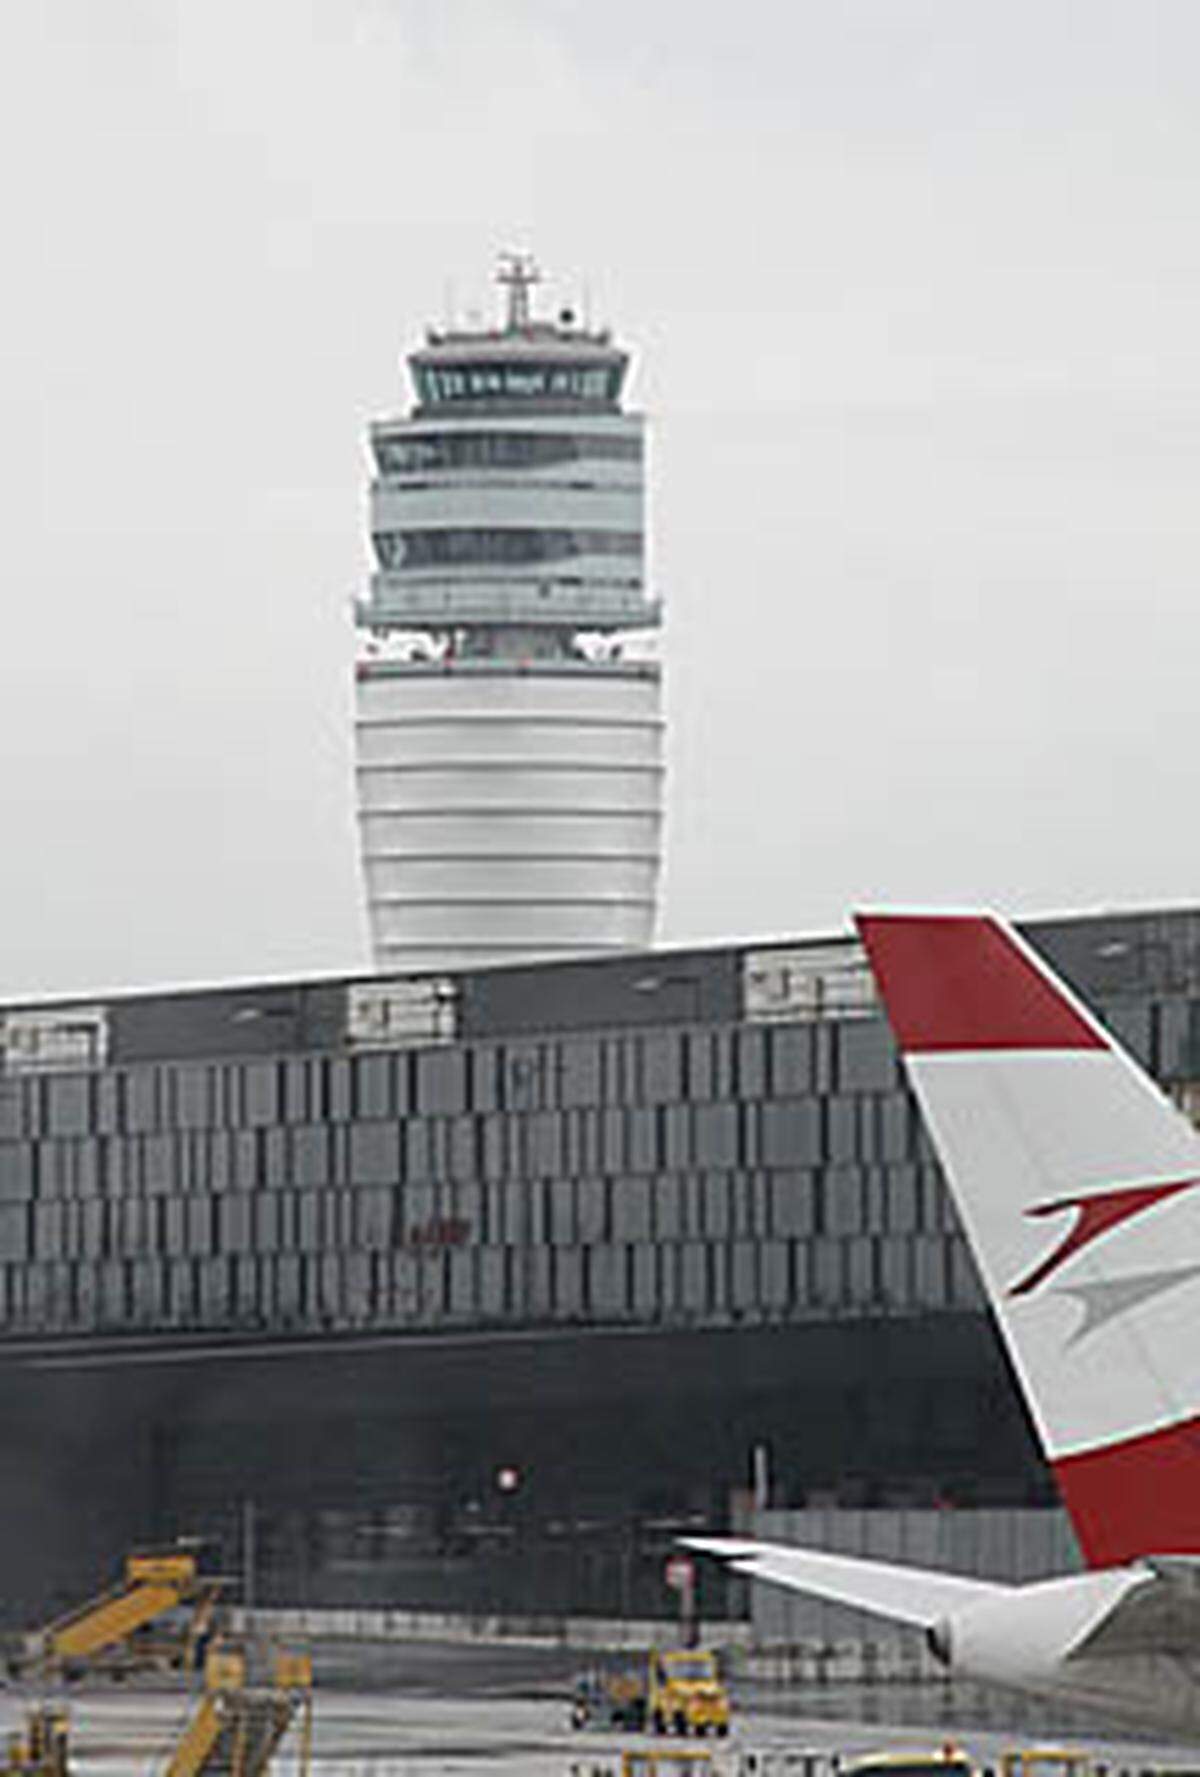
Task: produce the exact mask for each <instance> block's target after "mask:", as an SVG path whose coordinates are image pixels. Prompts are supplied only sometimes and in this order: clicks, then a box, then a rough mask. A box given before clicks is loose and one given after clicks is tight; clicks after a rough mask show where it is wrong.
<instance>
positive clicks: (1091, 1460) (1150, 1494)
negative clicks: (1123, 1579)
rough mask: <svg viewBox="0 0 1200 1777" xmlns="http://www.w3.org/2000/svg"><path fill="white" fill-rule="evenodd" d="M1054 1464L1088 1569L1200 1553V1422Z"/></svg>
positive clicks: (1082, 1454) (1193, 1420) (1167, 1429)
mask: <svg viewBox="0 0 1200 1777" xmlns="http://www.w3.org/2000/svg"><path fill="white" fill-rule="evenodd" d="M1052 1466H1053V1469H1054V1475H1055V1479H1056V1480H1057V1482H1058V1487H1059V1491H1060V1493H1061V1494H1062V1496H1063V1500H1064V1502H1065V1504H1066V1507H1067V1510H1068V1512H1070V1514H1071V1521H1072V1523H1073V1524H1074V1526H1075V1534H1076V1536H1077V1537H1078V1538H1079V1546H1080V1548H1081V1549H1082V1550H1083V1557H1084V1560H1085V1561H1086V1562H1087V1564H1088V1566H1089V1567H1118V1566H1120V1565H1122V1564H1123V1563H1124V1562H1126V1561H1136V1560H1137V1558H1138V1557H1139V1556H1141V1555H1200V1419H1186V1420H1184V1421H1183V1422H1182V1423H1181V1424H1179V1425H1170V1426H1167V1427H1166V1428H1165V1429H1164V1430H1162V1431H1154V1432H1147V1433H1146V1434H1145V1436H1144V1437H1140V1438H1129V1439H1126V1440H1125V1441H1124V1442H1122V1443H1120V1444H1110V1445H1108V1446H1107V1448H1105V1449H1103V1450H1085V1451H1083V1452H1082V1453H1081V1454H1079V1455H1077V1456H1060V1457H1059V1458H1058V1460H1057V1461H1056V1462H1055V1463H1053V1465H1052Z"/></svg>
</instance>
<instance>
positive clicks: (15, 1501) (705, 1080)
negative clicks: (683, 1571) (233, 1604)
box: [0, 911, 1200, 1617]
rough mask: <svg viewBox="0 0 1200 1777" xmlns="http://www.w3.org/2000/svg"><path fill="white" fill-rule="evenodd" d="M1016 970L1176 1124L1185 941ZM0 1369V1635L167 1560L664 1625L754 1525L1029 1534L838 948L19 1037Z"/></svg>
mask: <svg viewBox="0 0 1200 1777" xmlns="http://www.w3.org/2000/svg"><path fill="white" fill-rule="evenodd" d="M1026 929H1027V931H1028V933H1029V936H1030V937H1031V939H1032V940H1033V942H1034V943H1035V944H1037V945H1038V946H1039V947H1040V948H1041V949H1042V950H1043V951H1044V952H1045V953H1046V954H1047V955H1048V956H1049V957H1050V958H1051V959H1052V961H1053V962H1054V963H1055V964H1056V966H1058V967H1059V968H1061V969H1062V971H1063V972H1064V973H1065V975H1066V976H1067V977H1068V978H1069V979H1070V980H1071V981H1072V982H1073V983H1074V984H1075V986H1076V987H1077V989H1078V990H1079V991H1080V992H1081V993H1082V994H1083V995H1084V997H1085V998H1086V999H1088V1000H1089V1001H1090V1002H1091V1003H1092V1004H1093V1005H1095V1006H1096V1007H1097V1008H1098V1009H1099V1011H1100V1012H1101V1014H1102V1016H1103V1017H1105V1018H1106V1019H1107V1020H1108V1022H1109V1023H1110V1024H1111V1025H1112V1026H1113V1027H1114V1028H1115V1029H1116V1030H1117V1031H1118V1033H1119V1035H1120V1036H1121V1037H1122V1038H1123V1039H1124V1040H1125V1041H1126V1042H1127V1043H1128V1044H1129V1046H1130V1047H1131V1048H1132V1049H1133V1050H1134V1052H1135V1053H1136V1054H1137V1055H1138V1056H1139V1057H1140V1058H1141V1059H1142V1060H1143V1061H1145V1062H1146V1063H1147V1064H1148V1066H1149V1067H1150V1068H1151V1069H1152V1070H1153V1072H1154V1073H1155V1074H1156V1075H1157V1077H1158V1078H1159V1079H1160V1080H1161V1081H1163V1082H1164V1084H1165V1085H1166V1086H1167V1087H1168V1089H1169V1090H1170V1091H1171V1092H1172V1093H1173V1094H1175V1095H1176V1096H1177V1097H1178V1098H1179V1099H1180V1101H1181V1102H1182V1103H1183V1104H1184V1105H1185V1108H1188V1109H1192V1108H1193V1106H1194V1105H1195V1103H1197V1102H1200V912H1191V911H1172V912H1158V913H1155V912H1151V913H1145V914H1121V915H1111V916H1110V915H1098V916H1087V917H1078V918H1071V919H1063V920H1054V921H1037V922H1033V923H1031V924H1030V925H1029V926H1028V927H1027V928H1026ZM0 1329H2V1330H0V1403H2V1410H3V1419H4V1425H5V1428H6V1434H7V1435H6V1436H5V1438H4V1440H3V1443H2V1444H0V1505H2V1508H3V1509H2V1519H0V1521H2V1523H3V1525H4V1536H3V1542H4V1550H3V1554H4V1570H5V1576H6V1587H5V1593H6V1601H7V1609H8V1612H9V1614H10V1616H13V1617H27V1616H28V1615H29V1613H31V1612H33V1611H36V1610H41V1609H44V1608H46V1607H47V1606H49V1605H52V1604H53V1603H54V1602H56V1601H57V1600H58V1599H60V1598H65V1597H69V1596H75V1595H78V1594H79V1592H80V1590H81V1589H86V1588H89V1587H91V1586H92V1584H93V1583H94V1581H95V1580H96V1578H97V1576H98V1574H100V1573H103V1572H105V1571H107V1570H108V1569H109V1568H110V1567H111V1566H112V1565H114V1564H115V1562H116V1561H117V1559H118V1558H119V1557H120V1555H121V1553H122V1552H123V1551H124V1549H125V1548H126V1547H128V1546H129V1545H131V1544H135V1543H138V1542H146V1541H149V1540H152V1539H156V1538H160V1537H165V1536H172V1535H176V1534H179V1533H191V1534H200V1535H204V1536H208V1537H211V1538H212V1539H213V1542H214V1545H215V1548H216V1551H217V1554H216V1559H217V1560H218V1562H221V1563H223V1564H224V1565H225V1566H227V1567H232V1568H237V1569H243V1570H244V1571H245V1577H246V1580H247V1584H248V1586H249V1588H250V1590H251V1591H252V1593H253V1596H254V1598H255V1599H256V1600H257V1601H259V1602H265V1601H279V1602H285V1601H286V1602H289V1603H299V1604H318V1603H330V1604H333V1603H352V1602H357V1603H363V1604H368V1603H370V1604H388V1605H397V1606H408V1607H411V1608H420V1607H425V1608H437V1609H462V1610H472V1609H473V1610H507V1611H512V1612H552V1611H565V1610H568V1609H572V1610H575V1611H580V1610H584V1611H593V1612H596V1613H599V1614H604V1615H615V1614H626V1615H637V1616H651V1615H655V1614H666V1613H668V1612H670V1611H671V1609H672V1608H673V1605H672V1599H671V1595H670V1594H669V1593H668V1592H667V1591H666V1589H665V1588H664V1585H663V1580H662V1561H663V1555H664V1552H665V1551H666V1550H667V1549H668V1548H669V1547H670V1544H671V1539H672V1537H673V1536H674V1535H676V1534H678V1533H679V1532H680V1531H681V1530H685V1529H688V1528H691V1529H699V1528H701V1527H709V1528H713V1529H719V1528H726V1527H728V1526H729V1525H730V1524H734V1523H744V1522H746V1514H747V1513H748V1512H749V1511H750V1510H751V1508H752V1506H753V1505H754V1504H755V1499H754V1497H753V1494H752V1489H756V1490H757V1505H758V1506H759V1507H763V1506H767V1505H770V1506H772V1507H776V1508H792V1509H795V1508H802V1507H803V1508H807V1509H808V1510H809V1511H810V1512H813V1511H815V1510H816V1509H817V1508H829V1509H830V1510H834V1511H843V1512H856V1513H863V1512H865V1511H870V1510H876V1511H885V1510H893V1509H894V1508H897V1507H905V1506H908V1507H926V1508H931V1509H932V1508H934V1507H936V1508H939V1509H941V1510H943V1511H949V1510H956V1511H957V1512H959V1513H965V1512H967V1511H968V1510H971V1509H975V1508H1025V1507H1039V1506H1046V1505H1048V1504H1049V1503H1051V1502H1052V1500H1053V1489H1052V1486H1051V1483H1050V1481H1049V1477H1048V1474H1047V1472H1046V1470H1045V1469H1044V1467H1043V1465H1042V1463H1041V1460H1040V1458H1039V1455H1038V1453H1037V1451H1036V1448H1035V1446H1034V1443H1033V1439H1032V1436H1031V1433H1030V1430H1029V1426H1028V1423H1027V1421H1026V1418H1025V1415H1024V1410H1023V1408H1022V1406H1021V1404H1020V1402H1019V1400H1018V1398H1017V1394H1016V1391H1015V1388H1014V1386H1013V1383H1012V1380H1011V1378H1010V1375H1009V1373H1008V1370H1007V1367H1006V1363H1005V1360H1004V1358H1003V1356H1002V1354H1001V1352H1000V1349H999V1347H998V1344H997V1340H996V1336H995V1333H994V1330H993V1328H992V1326H991V1324H990V1322H989V1320H988V1318H987V1316H986V1314H985V1312H984V1310H983V1305H982V1297H981V1291H980V1287H979V1284H978V1280H977V1278H976V1275H975V1272H974V1268H973V1265H972V1263H971V1260H970V1257H969V1255H968V1253H967V1250H966V1247H965V1244H964V1240H963V1237H962V1234H961V1232H960V1230H959V1228H958V1225H957V1222H956V1218H955V1215H954V1212H953V1209H952V1207H951V1205H950V1202H949V1200H948V1197H947V1195H946V1193H945V1191H944V1189H943V1186H942V1182H941V1179H940V1176H939V1172H938V1168H937V1165H936V1162H935V1161H934V1158H933V1155H932V1152H931V1150H930V1146H929V1143H928V1141H927V1138H926V1136H925V1133H924V1131H923V1129H922V1127H921V1123H920V1120H919V1117H918V1115H917V1113H916V1110H915V1107H914V1105H913V1103H912V1101H911V1100H910V1098H909V1097H908V1095H907V1093H906V1092H905V1090H904V1088H903V1085H902V1082H901V1079H900V1075H899V1070H898V1065H897V1060H896V1055H895V1052H894V1049H893V1046H892V1043H891V1040H890V1037H889V1034H888V1031H887V1028H886V1026H885V1024H884V1022H883V1020H882V1018H881V1016H880V1014H879V1012H878V1010H877V1007H876V1004H875V1000H874V994H873V988H872V983H871V980H870V976H869V973H868V972H867V970H866V968H865V964H864V961H863V958H862V955H861V952H860V951H859V949H858V947H857V945H856V944H855V943H853V942H852V941H851V940H849V939H832V940H814V941H807V940H805V941H800V940H797V941H794V942H785V943H779V944H772V945H764V946H757V947H752V948H744V947H736V946H722V947H718V948H712V949H702V950H694V951H682V952H681V951H674V952H665V951H660V952H644V953H633V954H626V955H622V956H616V957H612V958H607V959H603V960H597V961H561V962H551V963H542V964H528V965H517V966H506V967H501V968H494V969H480V970H477V971H474V972H462V973H445V974H437V975H423V976H407V977H405V976H389V977H374V978H363V979H353V980H317V981H296V982H274V983H270V984H267V985H248V986H232V987H223V988H219V989H206V990H203V991H189V992H156V993H152V994H137V995H129V996H122V997H116V998H112V999H110V1000H107V1001H104V1002H101V1001H98V1000H91V1001H89V1002H87V1003H86V1004H84V1003H67V1002H55V1003H52V1004H37V1005H20V1006H17V1005H10V1006H8V1007H6V1008H5V1009H4V1011H3V1014H2V1015H0ZM724 1585H725V1583H724V1581H723V1580H721V1579H720V1578H719V1577H718V1576H716V1575H713V1576H708V1578H707V1580H706V1587H707V1596H706V1598H705V1607H706V1609H707V1610H708V1611H709V1612H710V1613H712V1612H717V1611H720V1610H722V1609H723V1608H725V1603H726V1599H725V1591H724Z"/></svg>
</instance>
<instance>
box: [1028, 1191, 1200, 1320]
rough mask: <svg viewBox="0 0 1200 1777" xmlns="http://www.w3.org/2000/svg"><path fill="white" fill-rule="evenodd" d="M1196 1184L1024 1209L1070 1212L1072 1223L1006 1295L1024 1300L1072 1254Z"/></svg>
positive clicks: (1037, 1212)
mask: <svg viewBox="0 0 1200 1777" xmlns="http://www.w3.org/2000/svg"><path fill="white" fill-rule="evenodd" d="M1197 1184H1200V1179H1194V1178H1185V1179H1175V1180H1174V1181H1173V1182H1172V1183H1171V1184H1168V1185H1124V1186H1122V1187H1121V1189H1120V1190H1117V1191H1098V1192H1096V1194H1095V1195H1094V1196H1092V1197H1060V1198H1059V1200H1058V1201H1057V1202H1056V1203H1039V1204H1037V1205H1036V1206H1035V1207H1034V1208H1033V1209H1027V1210H1026V1211H1025V1214H1026V1215H1027V1216H1053V1215H1059V1214H1061V1212H1062V1211H1063V1210H1064V1209H1073V1210H1074V1211H1075V1212H1076V1215H1075V1221H1074V1222H1073V1223H1072V1225H1071V1228H1070V1229H1069V1231H1068V1232H1067V1234H1066V1235H1065V1237H1064V1238H1063V1239H1062V1240H1061V1241H1060V1242H1059V1244H1058V1245H1057V1246H1056V1247H1055V1248H1054V1250H1053V1252H1051V1253H1050V1254H1048V1256H1047V1257H1046V1258H1044V1259H1043V1260H1042V1261H1041V1263H1040V1264H1039V1265H1036V1266H1035V1267H1034V1269H1033V1270H1032V1271H1031V1272H1030V1273H1029V1275H1028V1277H1023V1278H1022V1279H1021V1281H1020V1282H1019V1283H1014V1284H1013V1286H1012V1288H1011V1289H1010V1290H1009V1292H1008V1293H1009V1295H1010V1296H1027V1295H1028V1294H1029V1292H1030V1291H1031V1290H1035V1289H1036V1288H1037V1286H1038V1285H1039V1283H1045V1281H1046V1279H1047V1278H1048V1277H1050V1276H1052V1274H1053V1273H1054V1272H1055V1271H1057V1270H1058V1268H1059V1266H1060V1265H1065V1264H1066V1262H1067V1260H1068V1259H1069V1258H1071V1256H1072V1255H1073V1254H1074V1253H1077V1252H1079V1251H1080V1250H1081V1249H1082V1248H1083V1247H1085V1246H1090V1245H1091V1243H1092V1241H1093V1240H1098V1239H1099V1238H1100V1236H1101V1234H1107V1233H1108V1232H1109V1230H1110V1229H1111V1228H1117V1227H1119V1226H1120V1225H1121V1223H1122V1222H1127V1221H1129V1219H1130V1217H1131V1216H1136V1215H1141V1213H1142V1211H1143V1210H1146V1209H1153V1207H1154V1205H1155V1204H1156V1203H1162V1202H1164V1201H1165V1200H1166V1199H1167V1198H1168V1197H1175V1196H1177V1195H1178V1193H1179V1192H1180V1191H1190V1190H1191V1189H1192V1188H1193V1187H1194V1186H1195V1185H1197Z"/></svg>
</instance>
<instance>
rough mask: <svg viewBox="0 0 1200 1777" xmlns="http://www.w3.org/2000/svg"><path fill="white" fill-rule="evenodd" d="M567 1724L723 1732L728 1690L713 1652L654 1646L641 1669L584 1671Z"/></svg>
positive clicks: (636, 1730) (726, 1728)
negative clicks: (664, 1649) (661, 1648)
mask: <svg viewBox="0 0 1200 1777" xmlns="http://www.w3.org/2000/svg"><path fill="white" fill-rule="evenodd" d="M571 1726H572V1727H573V1728H627V1729H629V1730H630V1731H631V1732H633V1733H641V1732H642V1731H643V1730H644V1729H646V1728H651V1729H652V1730H653V1731H654V1733H656V1734H708V1733H714V1734H727V1733H728V1732H729V1692H728V1691H727V1690H726V1688H725V1686H724V1684H723V1683H722V1682H721V1674H720V1670H719V1668H718V1666H717V1656H716V1654H714V1653H709V1652H706V1651H705V1650H704V1649H703V1648H686V1649H685V1648H679V1649H674V1648H672V1649H668V1650H666V1651H660V1650H659V1649H658V1648H653V1649H651V1651H650V1653H649V1655H648V1656H647V1659H646V1664H645V1666H644V1668H642V1669H641V1670H640V1671H639V1670H636V1669H635V1670H633V1671H629V1670H626V1671H624V1672H589V1673H586V1674H585V1675H584V1676H583V1677H581V1678H580V1679H578V1680H577V1681H576V1684H575V1690H574V1693H573V1696H572V1699H571Z"/></svg>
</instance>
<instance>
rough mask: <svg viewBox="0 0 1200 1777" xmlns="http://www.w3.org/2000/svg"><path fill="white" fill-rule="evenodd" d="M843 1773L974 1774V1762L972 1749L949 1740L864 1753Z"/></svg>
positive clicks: (849, 1776) (847, 1776) (868, 1776)
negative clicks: (929, 1747)
mask: <svg viewBox="0 0 1200 1777" xmlns="http://www.w3.org/2000/svg"><path fill="white" fill-rule="evenodd" d="M841 1777H975V1766H974V1763H973V1762H972V1760H971V1757H970V1754H969V1753H966V1752H964V1751H963V1749H962V1747H961V1746H956V1745H955V1744H954V1742H953V1741H952V1740H948V1741H946V1742H945V1744H944V1745H942V1746H939V1747H938V1748H936V1750H934V1751H932V1752H922V1751H920V1750H919V1749H918V1750H916V1751H907V1752H868V1753H864V1754H863V1756H862V1757H861V1758H857V1759H854V1760H852V1761H851V1763H849V1764H846V1765H843V1766H842V1773H841ZM1031 1777H1032V1773H1031Z"/></svg>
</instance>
